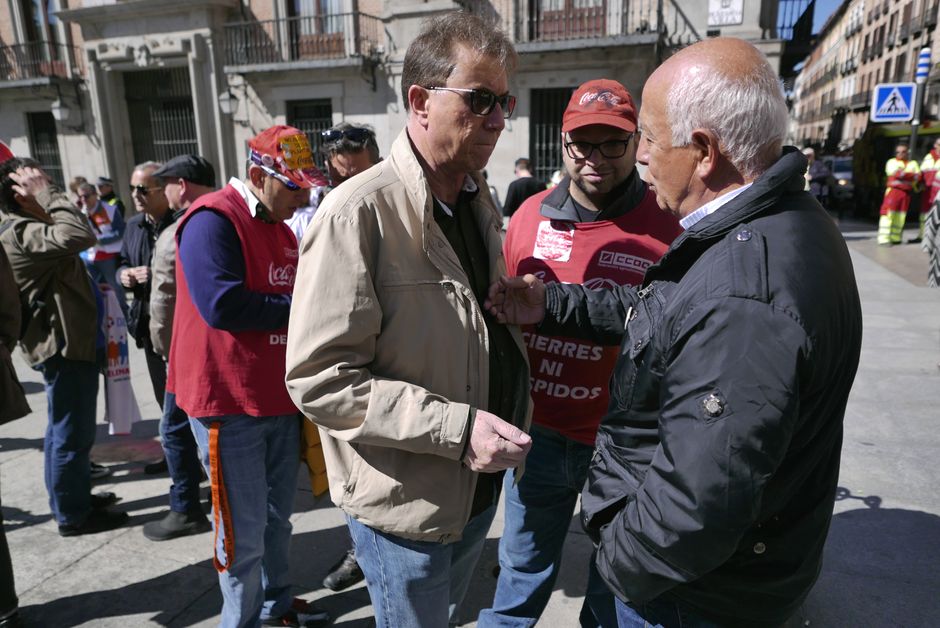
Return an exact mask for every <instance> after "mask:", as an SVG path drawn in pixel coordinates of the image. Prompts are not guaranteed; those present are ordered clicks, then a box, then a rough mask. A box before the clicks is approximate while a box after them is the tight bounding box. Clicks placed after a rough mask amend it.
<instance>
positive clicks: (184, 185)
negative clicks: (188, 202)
mask: <svg viewBox="0 0 940 628" xmlns="http://www.w3.org/2000/svg"><path fill="white" fill-rule="evenodd" d="M176 182H177V183H179V186H180V198H186V192H187V191H188V190H189V182H188V181H186V179H177V180H176Z"/></svg>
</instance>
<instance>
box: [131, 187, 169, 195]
mask: <svg viewBox="0 0 940 628" xmlns="http://www.w3.org/2000/svg"><path fill="white" fill-rule="evenodd" d="M162 189H163V188H161V187H159V186H158V187H152V188H148V187H147V186H146V185H132V186H131V194H132V195H133V194H139V195H141V196H147V195H148V194H150V193H151V192H152V191H154V190H162Z"/></svg>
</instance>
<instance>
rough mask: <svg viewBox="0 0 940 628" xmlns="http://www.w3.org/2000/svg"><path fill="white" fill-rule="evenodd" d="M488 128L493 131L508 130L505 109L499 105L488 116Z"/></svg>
mask: <svg viewBox="0 0 940 628" xmlns="http://www.w3.org/2000/svg"><path fill="white" fill-rule="evenodd" d="M485 124H486V128H488V129H490V130H491V131H502V130H503V129H504V128H506V118H505V117H504V116H503V108H502V107H501V106H499V105H498V104H497V105H496V106H495V107H493V110H492V111H491V112H490V113H489V115H487V116H486V122H485Z"/></svg>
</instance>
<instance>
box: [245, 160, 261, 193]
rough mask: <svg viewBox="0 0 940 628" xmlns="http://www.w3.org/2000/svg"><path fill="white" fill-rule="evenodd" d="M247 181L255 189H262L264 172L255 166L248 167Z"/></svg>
mask: <svg viewBox="0 0 940 628" xmlns="http://www.w3.org/2000/svg"><path fill="white" fill-rule="evenodd" d="M248 180H249V181H251V185H253V186H254V187H255V189H258V190H261V189H264V170H262V169H261V168H260V167H258V166H255V165H252V166H248Z"/></svg>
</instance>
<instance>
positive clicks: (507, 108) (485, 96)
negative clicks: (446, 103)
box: [425, 87, 516, 118]
mask: <svg viewBox="0 0 940 628" xmlns="http://www.w3.org/2000/svg"><path fill="white" fill-rule="evenodd" d="M425 89H427V90H429V91H432V92H454V93H455V94H461V95H465V96H464V98H467V99H468V100H469V101H470V111H472V112H473V113H475V114H476V115H478V116H488V115H490V113H491V112H492V111H493V108H494V107H496V105H499V108H500V109H502V110H503V117H504V118H508V117H510V116H511V115H512V112H513V109H515V108H516V97H515V96H513V95H512V94H503V95H502V96H497V95H496V94H494V93H493V92H491V91H490V90H488V89H485V88H482V87H477V88H475V89H468V88H466V87H425Z"/></svg>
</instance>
